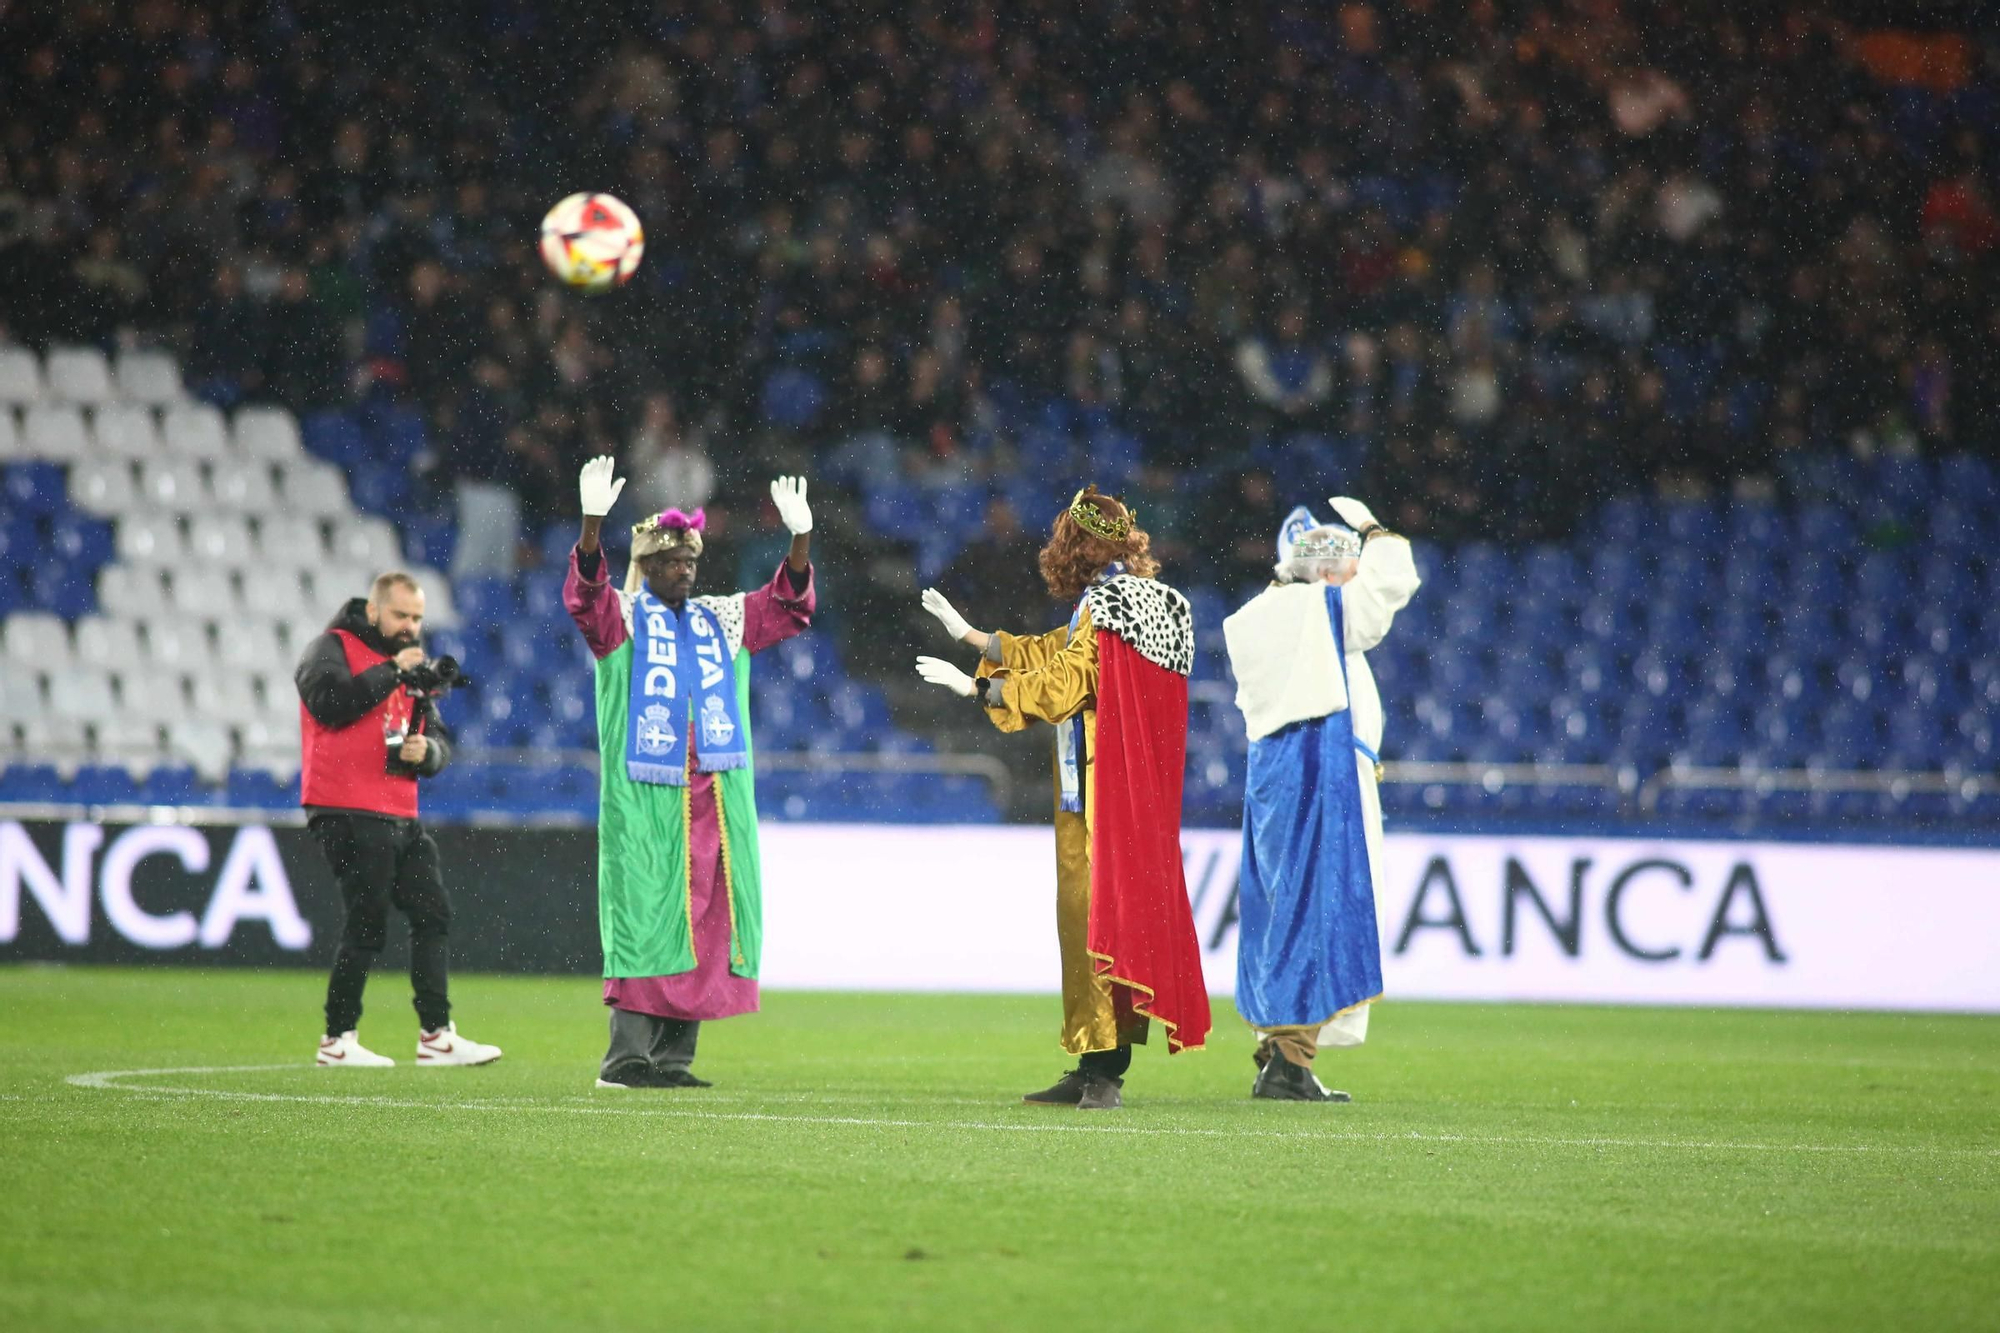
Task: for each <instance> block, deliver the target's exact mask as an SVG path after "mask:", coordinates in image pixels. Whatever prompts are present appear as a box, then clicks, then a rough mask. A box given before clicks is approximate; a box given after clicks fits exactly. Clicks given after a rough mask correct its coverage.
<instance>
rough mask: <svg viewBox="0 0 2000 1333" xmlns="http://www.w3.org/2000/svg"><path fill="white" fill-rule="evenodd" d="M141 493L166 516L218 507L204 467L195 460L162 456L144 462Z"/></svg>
mask: <svg viewBox="0 0 2000 1333" xmlns="http://www.w3.org/2000/svg"><path fill="white" fill-rule="evenodd" d="M139 494H140V496H141V498H142V499H143V500H144V502H145V503H146V504H147V505H148V506H149V507H150V508H152V509H154V510H156V511H159V512H163V513H172V514H191V513H197V512H200V511H202V510H206V509H209V508H212V507H213V506H214V504H215V497H214V496H213V495H211V494H210V493H209V489H208V481H207V479H206V478H205V477H204V476H203V475H202V470H201V465H200V464H198V463H196V462H194V461H193V460H192V459H184V458H169V457H165V456H162V457H159V458H154V459H149V460H147V461H146V462H144V463H141V464H140V465H139Z"/></svg>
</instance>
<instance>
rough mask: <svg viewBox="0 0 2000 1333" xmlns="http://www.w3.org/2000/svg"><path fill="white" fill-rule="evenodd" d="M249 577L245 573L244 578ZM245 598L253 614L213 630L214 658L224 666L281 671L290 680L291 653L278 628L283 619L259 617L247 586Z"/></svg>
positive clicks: (250, 669) (249, 669)
mask: <svg viewBox="0 0 2000 1333" xmlns="http://www.w3.org/2000/svg"><path fill="white" fill-rule="evenodd" d="M248 577H249V576H248V575H245V579H246V581H247V579H248ZM244 599H245V600H246V601H249V602H250V609H251V613H252V614H251V615H250V616H248V617H246V618H244V619H243V620H242V621H241V622H236V623H231V624H228V625H224V626H222V627H221V628H220V629H219V630H218V631H217V632H216V636H215V646H216V660H217V661H218V662H220V663H222V665H224V666H230V667H242V668H243V669H245V670H248V671H276V672H281V673H283V675H284V676H285V678H286V680H288V681H289V680H290V679H291V671H292V653H291V650H290V649H288V648H286V646H285V640H284V635H283V633H282V632H281V631H280V630H279V628H278V627H279V626H280V625H281V624H283V623H284V622H283V621H279V620H263V619H259V618H258V615H257V612H258V607H257V604H256V601H255V599H254V598H252V597H251V596H250V593H249V591H248V589H247V588H246V590H245V592H244Z"/></svg>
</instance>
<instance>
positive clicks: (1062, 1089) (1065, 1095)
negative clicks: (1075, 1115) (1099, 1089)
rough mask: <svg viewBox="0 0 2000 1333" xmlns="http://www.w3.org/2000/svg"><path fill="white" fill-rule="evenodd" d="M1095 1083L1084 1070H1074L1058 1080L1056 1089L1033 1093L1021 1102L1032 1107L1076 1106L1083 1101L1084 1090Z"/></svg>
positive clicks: (1051, 1088) (1045, 1089)
mask: <svg viewBox="0 0 2000 1333" xmlns="http://www.w3.org/2000/svg"><path fill="white" fill-rule="evenodd" d="M1095 1081H1096V1080H1094V1079H1092V1078H1091V1076H1090V1075H1088V1074H1086V1073H1084V1072H1083V1070H1082V1069H1080V1068H1078V1069H1072V1070H1070V1071H1069V1072H1068V1073H1067V1074H1064V1075H1063V1076H1062V1077H1061V1078H1059V1079H1057V1080H1056V1081H1055V1086H1054V1087H1050V1088H1044V1089H1042V1090H1041V1091H1040V1092H1031V1093H1029V1094H1028V1095H1027V1096H1025V1097H1023V1098H1022V1099H1021V1100H1022V1101H1024V1102H1026V1103H1027V1104H1028V1105H1030V1106H1075V1105H1076V1104H1077V1103H1079V1102H1081V1101H1082V1100H1083V1092H1084V1089H1085V1088H1087V1087H1089V1086H1090V1084H1091V1083H1093V1082H1095Z"/></svg>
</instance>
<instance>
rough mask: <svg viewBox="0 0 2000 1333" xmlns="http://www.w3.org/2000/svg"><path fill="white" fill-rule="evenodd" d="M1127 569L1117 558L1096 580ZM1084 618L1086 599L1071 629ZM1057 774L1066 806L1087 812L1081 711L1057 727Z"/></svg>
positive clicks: (1078, 604)
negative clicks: (1084, 804) (1084, 803)
mask: <svg viewBox="0 0 2000 1333" xmlns="http://www.w3.org/2000/svg"><path fill="white" fill-rule="evenodd" d="M1124 572H1125V562H1124V561H1122V560H1114V561H1112V562H1111V563H1110V564H1108V565H1106V566H1105V567H1104V568H1103V569H1102V570H1100V571H1099V572H1098V575H1097V577H1096V578H1094V579H1092V580H1091V583H1092V584H1099V583H1109V582H1111V580H1113V579H1115V578H1117V577H1118V576H1119V575H1120V574H1123V573H1124ZM1082 622H1083V599H1082V598H1080V597H1079V598H1078V599H1077V602H1076V610H1074V611H1072V612H1070V613H1069V632H1070V633H1071V634H1075V633H1076V627H1077V626H1078V625H1079V624H1081V623H1082ZM1056 774H1057V777H1058V780H1059V781H1060V783H1061V785H1062V808H1063V809H1065V810H1067V811H1069V812H1070V813H1071V814H1073V815H1077V814H1082V813H1083V714H1082V713H1078V714H1077V715H1076V716H1075V717H1073V718H1071V719H1070V720H1069V721H1067V722H1065V723H1063V724H1062V725H1061V726H1059V727H1057V728H1056Z"/></svg>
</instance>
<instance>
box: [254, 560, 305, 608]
mask: <svg viewBox="0 0 2000 1333" xmlns="http://www.w3.org/2000/svg"><path fill="white" fill-rule="evenodd" d="M301 573H302V571H300V570H297V569H290V568H287V567H285V566H283V565H251V566H249V567H248V568H246V569H245V570H244V571H243V606H244V609H246V610H247V611H249V612H250V614H252V615H253V616H256V617H258V618H259V619H268V620H286V619H289V618H291V617H293V616H300V615H304V614H305V613H306V612H307V611H308V610H310V609H311V607H312V601H311V598H310V595H309V594H308V591H307V589H306V582H305V580H304V579H303V578H301V577H300V574H301Z"/></svg>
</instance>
